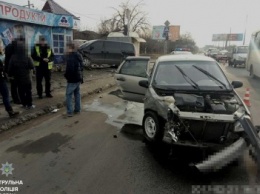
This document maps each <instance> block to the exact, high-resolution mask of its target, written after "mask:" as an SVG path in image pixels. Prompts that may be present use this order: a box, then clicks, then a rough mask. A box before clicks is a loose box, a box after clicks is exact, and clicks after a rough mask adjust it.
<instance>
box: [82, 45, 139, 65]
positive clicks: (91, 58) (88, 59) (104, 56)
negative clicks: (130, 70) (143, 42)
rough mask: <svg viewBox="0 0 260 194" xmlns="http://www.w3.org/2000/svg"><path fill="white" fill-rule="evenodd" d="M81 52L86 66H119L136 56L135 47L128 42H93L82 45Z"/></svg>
mask: <svg viewBox="0 0 260 194" xmlns="http://www.w3.org/2000/svg"><path fill="white" fill-rule="evenodd" d="M79 52H80V53H81V54H82V55H83V57H84V60H85V65H86V66H90V65H91V64H97V65H102V64H108V65H116V66H119V65H120V63H121V62H122V61H123V60H124V59H125V58H126V57H127V56H135V47H134V45H133V44H132V43H127V42H119V41H108V40H92V41H88V42H86V43H85V44H83V45H81V46H80V48H79Z"/></svg>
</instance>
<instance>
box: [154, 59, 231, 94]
mask: <svg viewBox="0 0 260 194" xmlns="http://www.w3.org/2000/svg"><path fill="white" fill-rule="evenodd" d="M176 66H177V67H179V68H181V69H182V70H183V72H184V73H185V74H186V75H187V76H188V77H189V78H190V79H192V80H193V81H194V82H196V84H198V85H199V86H200V87H201V88H203V89H210V90H212V89H219V86H221V84H220V83H218V82H217V81H216V80H214V79H212V78H210V77H209V76H207V75H206V74H205V73H203V72H201V71H199V70H198V69H196V68H195V67H198V68H201V69H203V70H205V71H207V72H208V73H210V74H211V75H213V76H214V77H216V78H217V79H218V80H220V81H221V82H222V83H224V84H225V85H226V86H227V87H229V84H228V81H227V79H226V77H225V75H224V74H223V72H222V71H221V69H220V67H219V66H218V65H217V63H216V62H205V61H195V62H194V61H176V62H161V63H159V64H158V66H157V70H156V72H155V78H154V81H153V83H154V84H155V85H160V86H172V87H178V88H179V87H183V89H187V88H190V87H191V86H190V84H189V82H187V80H186V79H185V78H184V76H183V75H182V73H181V72H180V71H179V70H178V68H177V67H176Z"/></svg>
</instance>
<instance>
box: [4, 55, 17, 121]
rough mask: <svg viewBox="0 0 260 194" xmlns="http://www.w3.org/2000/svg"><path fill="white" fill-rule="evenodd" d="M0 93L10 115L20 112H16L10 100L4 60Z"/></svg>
mask: <svg viewBox="0 0 260 194" xmlns="http://www.w3.org/2000/svg"><path fill="white" fill-rule="evenodd" d="M0 93H1V95H2V98H3V103H4V106H5V110H6V111H7V112H8V114H9V116H10V117H14V116H16V115H18V114H19V112H14V111H13V108H12V106H11V104H10V100H9V91H8V87H7V84H6V74H5V72H4V65H3V62H2V61H1V60H0Z"/></svg>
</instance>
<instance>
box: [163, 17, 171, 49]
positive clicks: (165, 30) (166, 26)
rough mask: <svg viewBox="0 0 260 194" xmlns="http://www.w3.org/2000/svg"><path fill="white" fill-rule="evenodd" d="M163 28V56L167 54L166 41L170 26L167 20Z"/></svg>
mask: <svg viewBox="0 0 260 194" xmlns="http://www.w3.org/2000/svg"><path fill="white" fill-rule="evenodd" d="M164 25H165V27H164V32H163V36H164V37H165V43H164V54H167V53H168V40H169V26H170V22H169V21H168V20H167V21H166V22H165V23H164Z"/></svg>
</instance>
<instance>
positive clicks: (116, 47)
mask: <svg viewBox="0 0 260 194" xmlns="http://www.w3.org/2000/svg"><path fill="white" fill-rule="evenodd" d="M104 51H105V54H106V63H107V64H110V65H114V64H116V65H119V64H120V62H121V52H120V42H113V41H105V44H104Z"/></svg>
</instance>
